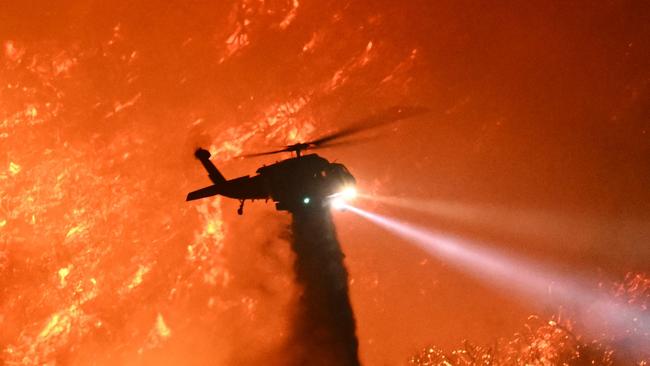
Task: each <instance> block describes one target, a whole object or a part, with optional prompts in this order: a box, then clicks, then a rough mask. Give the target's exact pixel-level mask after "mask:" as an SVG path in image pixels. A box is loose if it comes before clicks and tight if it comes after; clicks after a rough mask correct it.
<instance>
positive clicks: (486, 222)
mask: <svg viewBox="0 0 650 366" xmlns="http://www.w3.org/2000/svg"><path fill="white" fill-rule="evenodd" d="M359 197H360V198H363V199H367V200H371V201H375V202H380V203H383V204H386V205H390V206H394V207H400V208H406V209H409V210H413V211H415V212H420V213H424V214H427V215H431V216H433V217H436V218H441V219H445V220H453V221H456V222H466V223H471V224H472V225H476V226H478V227H481V228H484V229H487V230H491V231H498V232H499V233H508V234H510V235H513V236H517V237H527V238H545V239H549V238H550V239H554V240H556V241H558V242H571V243H573V244H574V245H575V244H577V243H585V244H591V243H590V242H589V241H590V240H593V239H594V238H603V237H606V235H607V232H608V230H610V228H611V227H612V225H613V224H616V227H617V228H618V230H617V235H616V238H611V239H610V240H617V241H618V242H621V243H630V242H638V243H641V242H646V241H648V240H649V239H650V225H648V222H647V219H630V218H626V219H625V220H622V219H621V218H620V217H616V216H614V217H605V216H593V215H581V214H578V213H575V212H574V213H571V212H566V211H548V210H541V209H523V208H517V207H506V206H500V205H492V204H470V203H464V202H453V201H445V200H438V199H436V200H432V199H414V198H405V197H395V196H383V195H368V194H361V193H360V194H359Z"/></svg>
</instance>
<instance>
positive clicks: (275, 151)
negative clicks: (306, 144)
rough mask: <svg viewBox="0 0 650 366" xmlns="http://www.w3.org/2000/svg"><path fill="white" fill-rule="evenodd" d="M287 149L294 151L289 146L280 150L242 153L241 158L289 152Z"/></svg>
mask: <svg viewBox="0 0 650 366" xmlns="http://www.w3.org/2000/svg"><path fill="white" fill-rule="evenodd" d="M287 151H292V150H291V149H289V148H288V147H285V148H284V149H280V150H273V151H264V152H259V153H252V154H245V155H240V156H239V158H252V157H255V156H264V155H273V154H277V153H281V152H287Z"/></svg>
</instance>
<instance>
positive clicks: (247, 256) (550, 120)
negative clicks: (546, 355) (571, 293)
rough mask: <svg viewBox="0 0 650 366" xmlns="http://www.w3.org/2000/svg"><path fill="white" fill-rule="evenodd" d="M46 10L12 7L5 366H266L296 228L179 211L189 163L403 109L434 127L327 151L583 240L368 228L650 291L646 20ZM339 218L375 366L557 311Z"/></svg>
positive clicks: (1, 8)
mask: <svg viewBox="0 0 650 366" xmlns="http://www.w3.org/2000/svg"><path fill="white" fill-rule="evenodd" d="M50 3H51V2H49V1H20V2H11V3H8V2H3V3H2V4H1V5H0V41H1V42H2V44H1V46H2V58H1V64H0V152H1V153H2V155H0V195H1V198H2V201H1V204H0V350H1V352H2V353H0V355H1V356H0V360H2V361H4V363H5V364H7V365H13V364H17V363H21V362H23V364H46V363H49V364H80V365H85V364H91V363H95V364H106V365H109V364H170V365H172V364H206V363H212V364H253V363H255V362H258V363H262V364H272V362H273V359H274V353H275V352H277V349H278V347H279V345H281V344H282V341H283V340H284V339H285V337H286V330H287V321H288V318H287V315H288V314H289V313H290V311H291V305H292V303H293V301H294V296H295V288H294V286H293V282H292V273H291V261H292V255H291V253H290V250H289V248H288V246H287V242H286V225H287V223H288V222H289V217H288V215H287V214H286V213H278V212H275V211H274V210H273V209H272V206H271V205H270V204H269V205H264V204H263V203H255V204H249V205H247V207H246V210H245V211H246V214H245V216H243V217H237V216H236V215H235V214H234V211H235V209H236V207H237V203H236V202H230V201H226V200H220V199H216V200H211V199H207V200H203V201H201V202H197V203H186V202H184V197H185V195H186V193H187V192H188V191H190V190H194V189H197V188H200V187H202V186H204V185H207V184H208V180H207V178H206V177H205V172H204V171H202V169H201V167H200V165H199V164H198V162H196V161H195V160H194V159H193V156H192V152H193V149H194V148H196V147H197V146H199V145H200V146H204V147H206V148H210V150H211V151H212V152H213V153H214V154H215V156H214V160H215V162H216V163H217V164H218V166H219V167H220V168H221V169H222V172H223V173H224V175H226V177H236V176H240V175H245V174H252V173H253V172H254V170H255V168H257V167H258V166H260V165H262V164H264V163H266V164H268V163H272V162H273V161H275V160H274V158H268V159H265V158H260V159H256V160H233V159H232V158H233V157H234V156H237V155H239V154H241V153H242V152H255V151H259V150H264V149H267V148H275V147H277V146H279V145H283V144H287V143H293V142H297V141H299V140H303V141H304V140H305V139H308V138H311V137H316V136H318V135H319V134H323V133H326V132H330V131H332V130H334V129H335V128H338V127H342V126H345V125H346V124H347V123H349V122H352V121H354V120H355V119H357V118H362V117H364V116H367V115H368V114H371V113H372V112H375V111H377V110H380V109H383V108H384V107H386V106H389V105H395V104H406V105H425V106H428V107H429V108H430V109H431V113H430V114H429V115H426V116H423V117H418V118H416V119H414V120H413V121H410V122H402V123H398V124H395V125H393V126H391V127H386V128H383V129H381V130H379V131H377V133H378V134H379V139H378V140H376V141H374V142H371V143H368V144H366V145H363V146H350V147H341V148H337V149H331V150H323V151H322V155H323V156H325V157H327V158H328V159H330V160H334V159H336V160H337V161H339V162H342V163H344V164H346V166H347V167H348V168H349V169H350V170H351V172H352V173H353V174H354V175H355V177H356V179H357V181H358V182H359V188H360V190H363V191H365V192H371V193H373V194H383V195H395V196H404V197H411V198H422V199H423V200H430V201H432V202H447V203H463V204H468V205H476V206H481V205H497V206H499V207H502V208H504V210H505V211H509V210H511V211H512V212H522V213H531V214H535V213H540V212H541V213H544V214H545V215H547V216H544V217H552V218H554V220H558V221H559V222H561V223H562V222H578V223H579V224H580V225H577V226H574V225H555V222H554V221H553V220H551V222H550V223H549V222H546V223H545V224H546V225H540V229H539V230H538V231H536V232H530V233H527V234H528V235H523V234H522V233H517V232H515V233H513V232H511V231H509V230H507V228H508V227H509V226H510V227H512V226H517V225H518V223H517V222H513V223H509V222H501V227H496V228H495V227H492V228H485V227H477V226H472V225H471V223H463V222H462V221H461V222H456V221H453V220H442V219H433V218H431V217H426V216H421V215H419V214H418V215H416V214H413V213H409V212H406V211H402V210H396V209H389V208H385V207H383V206H380V205H377V204H373V203H366V205H365V206H364V207H367V208H369V209H376V210H379V211H381V212H383V213H385V214H388V215H391V216H399V217H400V218H402V219H404V220H407V221H412V222H416V223H418V224H422V225H427V226H432V227H435V228H438V229H446V230H448V231H451V232H457V233H462V234H463V235H466V236H468V237H474V238H481V239H483V240H485V241H488V242H490V243H494V245H495V246H497V247H498V248H499V249H503V250H505V251H507V252H512V253H518V254H520V255H525V256H528V257H531V258H536V259H538V260H540V261H544V262H547V263H553V264H554V265H556V266H558V267H559V268H561V269H564V270H565V271H567V272H570V273H574V274H581V275H587V274H588V275H592V274H593V275H594V276H593V277H591V278H593V280H594V281H599V280H601V279H604V278H613V279H616V278H620V277H621V276H622V274H623V273H625V272H627V271H630V270H637V271H645V272H648V271H650V268H648V267H649V264H648V263H649V260H648V259H649V258H650V249H649V248H650V246H649V245H648V240H649V239H650V227H649V225H648V216H649V213H650V210H649V209H650V207H649V206H650V204H649V203H648V202H650V201H649V199H650V190H649V189H648V187H649V186H650V169H649V168H648V167H649V166H650V93H649V87H650V67H649V66H648V65H649V63H648V60H650V44H649V43H650V12H649V11H648V9H647V4H646V3H645V2H644V1H611V2H606V3H605V2H597V3H594V2H591V1H576V2H572V3H571V4H567V3H566V2H565V1H540V2H527V3H526V4H522V3H521V2H499V3H495V2H482V3H481V2H476V1H440V2H431V1H424V0H422V1H409V2H397V1H310V2H307V1H304V0H300V1H298V0H293V1H221V2H215V3H212V4H208V3H207V2H200V1H194V2H189V1H185V2H180V1H178V2H163V1H142V2H131V1H110V2H98V1H70V2H62V3H60V4H59V5H51V4H50ZM285 157H288V156H278V157H277V159H280V158H285ZM335 218H336V222H337V228H338V230H339V238H340V240H341V243H342V245H343V247H344V250H345V252H346V254H347V264H348V267H349V270H350V273H351V279H352V283H351V290H352V294H351V296H352V301H353V306H354V309H355V312H356V315H357V322H358V333H359V339H360V351H361V356H362V361H364V362H365V364H367V365H394V364H401V363H403V362H404V361H405V360H406V359H407V357H408V356H409V355H411V354H413V353H414V352H416V351H417V350H418V349H420V348H421V347H423V346H425V345H427V344H436V345H438V346H441V347H452V346H454V345H457V344H459V342H460V341H461V340H462V339H469V340H471V341H475V342H486V343H487V342H491V341H493V340H494V339H496V338H497V337H499V336H504V335H507V334H510V333H512V332H514V331H515V330H517V329H518V327H520V326H521V324H522V323H523V321H524V320H525V318H526V316H527V315H529V314H531V313H537V312H542V313H545V312H553V311H555V310H556V309H540V308H538V307H537V306H536V305H535V303H536V302H535V300H534V299H526V298H521V297H517V296H513V294H510V293H508V292H507V291H503V290H494V289H493V288H492V287H491V286H490V285H489V284H487V283H481V282H480V281H475V280H474V279H472V278H471V277H468V276H466V275H464V274H463V273H461V272H458V271H457V270H456V269H454V268H451V267H450V266H449V265H448V264H446V263H441V262H440V261H438V260H436V259H434V258H429V257H428V256H427V255H425V254H424V253H423V252H420V251H419V250H417V249H416V248H414V247H412V246H410V245H409V244H408V243H405V242H402V241H400V240H399V239H397V238H395V237H392V236H390V235H387V234H386V233H385V232H384V231H382V230H381V229H378V228H377V227H374V226H372V225H370V224H368V223H366V222H364V221H362V220H361V219H360V218H358V217H356V216H354V215H352V214H351V213H341V214H336V217H335ZM564 218H568V219H566V220H564ZM563 220H564V221H563ZM486 221H490V220H489V217H488V219H487V220H486ZM494 221H497V224H498V223H499V222H500V221H503V220H501V218H496V217H495V220H494ZM504 228H505V229H504ZM548 228H550V230H547V229H548ZM502 229H503V230H502Z"/></svg>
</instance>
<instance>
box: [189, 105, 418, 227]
mask: <svg viewBox="0 0 650 366" xmlns="http://www.w3.org/2000/svg"><path fill="white" fill-rule="evenodd" d="M426 111H427V109H426V108H423V107H409V106H398V107H392V108H389V109H387V110H385V111H383V112H381V113H378V114H375V115H372V116H370V117H368V118H365V119H363V120H361V121H358V122H357V123H355V124H352V125H350V126H348V127H347V128H344V129H341V130H339V131H337V132H334V133H331V134H328V135H325V136H323V137H320V138H318V139H316V140H312V141H308V142H299V143H296V144H292V145H287V146H285V147H283V148H281V149H278V150H273V151H266V152H261V153H253V154H247V155H242V156H241V157H242V158H250V157H256V156H265V155H272V154H278V153H283V152H291V153H295V156H294V157H291V158H289V159H285V160H281V161H278V162H276V163H274V164H272V165H267V166H263V167H261V168H259V169H257V171H256V175H254V176H252V177H251V176H249V175H246V176H243V177H239V178H235V179H230V180H227V179H226V178H225V177H224V176H223V174H221V172H220V171H219V170H218V169H217V167H216V166H215V165H214V164H213V163H212V161H211V160H210V156H211V154H210V152H209V151H208V150H205V149H203V148H198V149H197V150H196V151H195V152H194V156H195V157H196V158H197V159H198V160H199V161H200V162H201V164H202V165H203V167H204V168H205V170H206V171H207V172H208V177H209V178H210V180H211V181H212V183H213V184H212V185H210V186H208V187H205V188H201V189H198V190H196V191H193V192H190V193H189V194H188V195H187V198H186V201H193V200H198V199H201V198H206V197H211V196H216V195H222V196H224V197H228V198H233V199H237V200H239V202H240V204H239V208H238V209H237V213H238V214H239V215H242V214H243V213H244V202H245V201H246V200H256V199H260V200H265V201H268V200H269V199H271V200H273V202H275V208H276V210H278V211H289V212H292V213H295V212H298V211H301V210H309V209H317V208H322V207H326V206H333V207H335V208H340V207H343V206H344V205H343V203H344V201H345V200H349V199H352V198H354V197H355V196H356V189H355V186H356V180H355V178H354V177H353V176H352V174H351V173H350V172H349V171H348V169H347V168H346V167H345V166H344V165H343V164H340V163H335V162H329V161H328V160H327V159H325V158H323V157H321V156H318V155H317V154H306V155H305V154H303V153H302V152H303V151H305V150H315V149H322V148H328V147H332V146H336V145H343V144H348V143H350V142H354V141H337V140H339V139H341V138H344V137H347V136H350V135H353V134H356V133H359V132H362V131H364V130H368V129H371V128H374V127H378V126H380V125H384V124H388V123H391V122H395V121H398V120H402V119H406V118H410V117H413V116H416V115H419V114H422V113H424V112H426Z"/></svg>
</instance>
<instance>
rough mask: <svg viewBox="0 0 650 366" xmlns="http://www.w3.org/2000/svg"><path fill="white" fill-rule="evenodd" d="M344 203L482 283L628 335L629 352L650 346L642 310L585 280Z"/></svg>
mask: <svg viewBox="0 0 650 366" xmlns="http://www.w3.org/2000/svg"><path fill="white" fill-rule="evenodd" d="M343 205H344V207H345V208H346V209H347V210H349V211H351V212H354V213H356V214H357V215H359V216H361V217H363V218H365V219H367V220H369V221H371V222H373V223H375V224H378V225H380V226H381V227H383V228H385V229H387V230H389V231H391V232H392V233H395V234H397V235H398V236H400V237H402V238H404V239H406V240H408V241H409V242H411V243H414V244H416V245H417V246H418V247H419V248H421V249H422V250H424V251H425V252H427V253H428V254H430V255H433V256H435V257H438V258H440V259H442V260H445V262H446V263H448V264H450V265H453V266H455V267H457V268H458V269H461V270H462V271H463V272H466V273H468V274H470V275H472V276H474V277H476V278H478V279H479V280H481V281H484V282H488V283H490V284H492V285H495V286H498V287H501V288H505V289H508V290H513V291H516V292H518V293H519V294H521V295H527V296H531V297H534V298H535V301H538V302H539V301H542V302H544V303H548V304H558V303H559V304H561V305H563V306H569V307H570V308H571V309H573V310H575V311H576V313H577V314H579V315H581V316H583V317H584V319H583V320H582V324H580V325H581V326H582V327H584V328H585V330H587V331H589V332H591V335H593V336H595V335H599V334H604V333H605V332H606V331H607V332H609V333H610V334H611V333H612V330H613V331H615V333H614V334H615V335H620V336H625V339H626V341H629V342H628V343H626V345H625V346H627V347H629V348H630V349H631V350H637V351H639V350H644V349H646V350H647V349H650V319H649V316H648V314H647V313H644V312H643V311H641V310H640V309H635V308H634V307H632V306H630V305H628V304H626V303H624V302H621V301H615V300H614V299H612V298H610V297H608V296H606V295H604V294H601V293H598V292H596V291H592V290H589V286H587V285H586V284H583V283H580V282H579V281H576V280H572V279H568V278H565V277H564V276H562V275H560V274H559V273H554V271H553V270H552V269H550V268H546V267H544V266H542V265H540V264H537V263H532V262H529V261H526V260H524V259H523V258H517V257H515V256H512V255H508V256H505V255H503V254H500V253H498V252H497V251H495V250H490V249H488V248H486V247H484V246H480V245H477V244H474V243H471V242H468V241H465V240H463V239H460V238H457V237H453V236H450V235H445V234H442V233H438V232H434V231H432V230H430V229H426V228H422V227H418V226H415V225H409V224H404V223H401V222H398V221H396V220H394V219H390V218H387V217H384V216H380V215H377V214H374V213H371V212H368V211H365V210H362V209H359V208H357V207H354V206H351V205H349V204H347V203H343ZM631 330H632V331H631Z"/></svg>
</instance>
